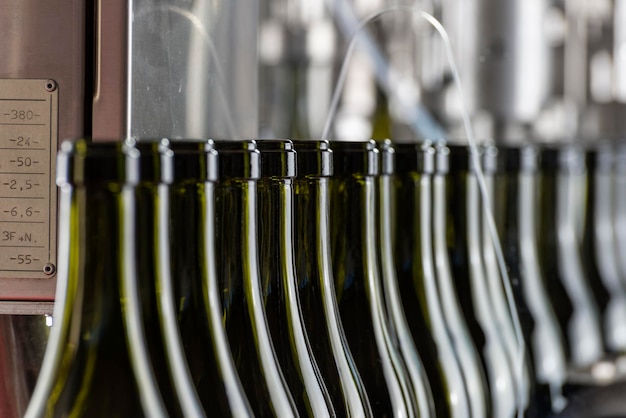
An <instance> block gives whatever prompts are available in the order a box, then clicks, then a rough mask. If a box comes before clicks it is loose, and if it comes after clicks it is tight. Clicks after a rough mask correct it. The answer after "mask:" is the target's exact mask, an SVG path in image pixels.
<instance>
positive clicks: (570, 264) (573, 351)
mask: <svg viewBox="0 0 626 418" xmlns="http://www.w3.org/2000/svg"><path fill="white" fill-rule="evenodd" d="M540 158H541V160H540V161H541V162H540V164H541V166H540V167H541V171H540V173H539V187H540V189H539V192H538V195H539V199H540V216H539V219H538V222H539V226H538V242H539V257H540V265H541V268H542V276H543V277H544V279H545V280H546V289H547V290H548V293H549V295H550V301H551V303H552V307H553V309H554V311H555V313H556V315H557V319H558V321H559V327H560V330H561V333H562V335H563V336H564V337H565V341H567V346H566V349H567V351H566V354H567V360H568V371H570V370H571V369H578V368H584V367H587V366H589V365H591V364H592V363H593V362H595V361H596V360H598V359H599V358H600V357H601V356H602V352H603V347H602V335H601V332H600V329H601V327H600V323H599V316H598V312H597V308H596V306H595V302H594V301H593V300H592V297H591V293H590V292H591V291H590V289H589V287H588V284H587V283H586V279H585V277H584V273H583V267H582V264H581V259H580V252H579V251H580V248H579V239H578V237H579V235H578V231H579V227H580V226H579V225H577V224H576V222H577V216H576V215H577V214H576V211H577V210H579V209H578V208H577V207H579V206H580V200H578V199H577V195H576V192H577V184H576V183H577V179H576V177H577V176H579V175H580V173H581V170H582V169H583V168H582V167H581V164H582V159H581V157H580V154H579V153H578V152H577V151H576V150H575V149H573V148H570V147H563V148H562V149H561V148H556V147H543V148H541V151H540Z"/></svg>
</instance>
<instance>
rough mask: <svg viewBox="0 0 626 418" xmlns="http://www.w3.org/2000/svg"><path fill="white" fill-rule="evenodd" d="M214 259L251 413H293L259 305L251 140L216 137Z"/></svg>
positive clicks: (255, 156) (256, 159)
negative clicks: (216, 178)
mask: <svg viewBox="0 0 626 418" xmlns="http://www.w3.org/2000/svg"><path fill="white" fill-rule="evenodd" d="M215 145H216V146H215V148H216V149H217V151H218V155H219V157H218V159H219V161H218V164H219V179H220V181H219V183H218V184H217V187H216V190H215V232H216V233H215V242H216V245H215V260H216V262H217V275H218V278H219V282H220V288H221V292H222V297H221V303H222V310H223V321H224V326H225V328H226V334H227V336H228V341H229V343H230V348H231V350H232V356H233V359H234V361H235V365H236V367H237V371H238V373H239V377H240V379H241V383H242V385H243V388H244V390H245V392H246V395H247V397H248V400H249V402H250V405H251V407H252V410H253V412H254V415H255V416H259V417H265V416H279V417H290V416H298V410H297V408H296V405H295V403H294V400H293V398H292V395H291V393H290V391H289V388H288V386H287V384H286V381H285V379H284V377H283V372H282V370H281V368H280V365H279V363H278V360H277V357H276V353H275V349H274V345H273V343H272V339H271V336H270V331H269V327H268V323H267V318H266V314H265V309H264V300H263V294H262V290H263V286H262V283H261V275H260V274H261V272H260V267H259V258H258V257H259V249H258V236H257V232H258V230H257V181H258V179H259V178H260V173H261V172H260V170H261V166H260V152H259V150H258V149H257V145H256V142H255V141H251V140H246V141H216V142H215Z"/></svg>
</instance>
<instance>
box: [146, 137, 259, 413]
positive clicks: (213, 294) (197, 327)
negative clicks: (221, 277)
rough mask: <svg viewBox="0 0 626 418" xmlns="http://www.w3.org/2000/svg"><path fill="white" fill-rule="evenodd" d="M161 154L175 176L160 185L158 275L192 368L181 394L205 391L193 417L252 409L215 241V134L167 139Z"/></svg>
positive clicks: (165, 307) (174, 334) (174, 335)
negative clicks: (229, 333)
mask: <svg viewBox="0 0 626 418" xmlns="http://www.w3.org/2000/svg"><path fill="white" fill-rule="evenodd" d="M161 158H162V163H161V164H162V166H163V169H162V172H163V173H164V175H165V176H166V177H167V180H166V181H164V183H165V184H162V185H160V186H159V235H160V236H159V246H160V251H159V261H160V263H161V264H160V266H161V267H160V271H159V273H158V275H157V277H160V279H159V287H160V292H159V296H160V300H161V303H160V307H161V308H160V311H161V321H162V324H164V325H165V326H164V328H165V329H166V331H165V332H164V336H165V338H166V341H165V344H166V346H167V344H174V343H176V344H180V345H182V347H183V350H184V353H181V354H179V355H178V357H179V359H178V363H183V362H184V363H185V364H182V365H181V364H179V365H178V370H179V374H181V373H184V374H188V375H190V378H188V377H186V376H184V375H183V376H176V375H175V376H173V378H174V381H175V383H176V382H180V383H177V387H179V388H180V391H184V393H182V394H180V395H179V398H181V397H183V396H184V397H190V396H193V394H195V393H196V390H197V396H198V397H199V399H200V401H201V404H202V407H203V411H193V409H191V407H192V406H193V405H194V404H195V403H196V402H197V401H196V400H195V399H187V400H185V403H184V404H183V405H185V404H187V405H189V406H188V407H187V409H188V412H186V415H187V416H198V415H200V414H202V413H205V412H206V413H209V414H210V415H214V414H215V415H219V416H242V417H243V416H252V410H251V407H250V405H249V402H248V399H247V397H246V395H245V392H244V390H243V387H242V385H241V381H240V379H239V375H238V374H237V370H236V368H235V364H234V361H233V358H232V355H231V352H230V346H229V344H228V340H227V338H226V331H225V329H224V326H223V324H222V302H221V295H220V292H219V284H218V278H217V274H216V267H215V266H216V259H215V242H214V240H215V225H214V222H215V182H216V181H217V180H218V177H217V170H218V166H217V158H218V156H217V152H216V151H215V149H214V147H213V141H211V140H208V141H173V142H171V143H164V144H163V145H162V148H161ZM166 244H167V245H166ZM168 272H169V273H168ZM167 330H169V331H167ZM177 340H182V341H181V342H176V341H177ZM178 350H180V349H179V348H177V347H174V348H172V349H171V351H174V352H175V351H178ZM182 357H184V358H182ZM183 367H184V368H186V369H187V370H182V371H181V368H183ZM187 380H191V382H192V384H193V386H194V387H195V388H194V389H190V388H189V387H188V386H189V383H188V382H187Z"/></svg>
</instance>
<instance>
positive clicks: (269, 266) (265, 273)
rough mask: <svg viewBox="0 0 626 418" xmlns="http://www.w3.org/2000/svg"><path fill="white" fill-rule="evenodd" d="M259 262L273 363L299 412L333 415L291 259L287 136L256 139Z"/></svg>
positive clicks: (291, 163) (291, 155) (291, 166)
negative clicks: (305, 322)
mask: <svg viewBox="0 0 626 418" xmlns="http://www.w3.org/2000/svg"><path fill="white" fill-rule="evenodd" d="M257 146H258V149H259V150H260V151H261V178H260V179H259V181H258V196H259V197H258V206H257V207H258V212H257V213H258V220H259V228H258V236H259V252H260V259H259V266H260V268H261V281H262V283H263V293H264V303H265V312H266V315H267V320H268V324H269V328H270V335H271V337H272V341H273V343H274V347H275V349H276V355H277V357H278V362H279V364H280V366H281V370H282V371H283V375H284V376H285V380H286V382H287V385H288V387H289V389H290V391H291V393H292V395H293V396H294V401H295V403H296V406H297V408H298V412H299V413H300V415H301V416H335V411H334V408H333V405H332V401H331V399H330V395H329V394H328V390H327V389H326V385H325V384H324V381H323V379H322V378H321V374H320V371H319V368H318V366H317V361H316V360H315V356H314V355H313V352H312V350H311V347H310V343H309V337H308V335H307V332H306V329H305V327H304V324H303V322H304V320H303V313H302V311H301V308H300V299H299V295H298V282H297V280H298V279H297V276H296V269H295V259H294V243H293V241H294V232H293V231H294V208H293V181H294V177H295V175H296V168H297V167H296V152H295V150H294V149H293V143H292V142H291V141H287V140H262V141H257Z"/></svg>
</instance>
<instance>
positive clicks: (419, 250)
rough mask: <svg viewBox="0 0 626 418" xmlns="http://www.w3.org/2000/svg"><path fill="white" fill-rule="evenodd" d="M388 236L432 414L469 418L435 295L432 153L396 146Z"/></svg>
mask: <svg viewBox="0 0 626 418" xmlns="http://www.w3.org/2000/svg"><path fill="white" fill-rule="evenodd" d="M395 148H396V175H395V178H394V182H393V183H392V186H393V188H394V192H393V196H394V197H393V198H392V199H393V202H395V204H394V205H393V206H392V210H394V211H395V215H392V217H391V220H392V222H393V223H392V236H393V241H394V254H395V265H396V273H397V277H398V287H399V290H400V294H401V297H402V308H403V310H404V313H405V317H406V319H407V322H408V326H409V329H410V331H411V336H412V339H413V342H414V343H415V346H416V347H417V350H418V352H419V355H420V358H421V359H422V360H423V365H424V368H425V371H426V375H427V376H428V381H429V384H430V388H431V391H432V394H433V400H434V404H435V413H436V416H437V417H439V418H443V417H459V418H460V417H467V416H470V415H469V414H470V406H469V399H468V396H467V389H466V387H465V380H464V377H463V373H462V370H461V367H460V363H459V360H458V358H457V356H456V353H455V352H454V347H453V346H452V341H451V339H450V334H449V333H448V329H447V325H446V322H445V316H444V312H443V309H444V307H443V306H442V304H441V298H440V297H439V294H438V287H437V278H436V276H435V263H434V258H433V234H432V208H433V201H432V200H433V199H432V176H433V173H434V169H435V149H434V148H433V147H432V144H430V143H429V142H424V143H422V144H396V145H395Z"/></svg>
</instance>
